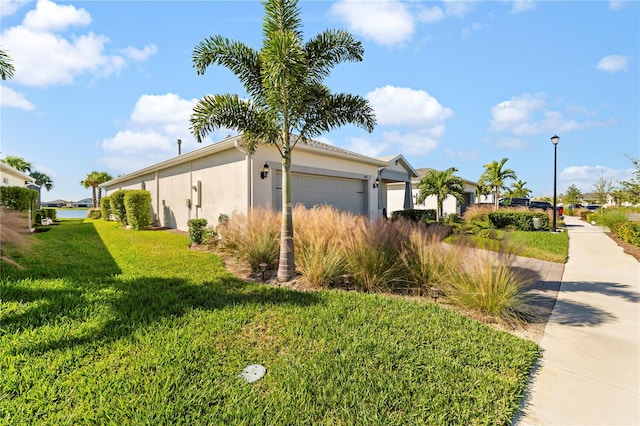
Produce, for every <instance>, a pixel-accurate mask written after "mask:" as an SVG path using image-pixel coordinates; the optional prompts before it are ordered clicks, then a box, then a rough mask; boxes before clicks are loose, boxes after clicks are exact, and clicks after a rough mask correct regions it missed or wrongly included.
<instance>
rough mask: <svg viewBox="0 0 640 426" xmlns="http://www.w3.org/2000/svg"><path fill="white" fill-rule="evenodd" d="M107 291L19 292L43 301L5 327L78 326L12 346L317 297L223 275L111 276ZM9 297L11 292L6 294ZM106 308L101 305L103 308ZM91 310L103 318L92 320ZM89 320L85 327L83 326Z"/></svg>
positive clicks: (77, 340)
mask: <svg viewBox="0 0 640 426" xmlns="http://www.w3.org/2000/svg"><path fill="white" fill-rule="evenodd" d="M104 290H108V291H109V292H110V293H111V294H110V295H109V297H105V298H104V300H102V301H93V302H90V301H88V297H84V296H83V295H82V294H78V292H73V291H72V292H70V293H69V294H64V291H57V290H55V291H51V292H47V291H43V292H38V291H34V292H31V293H29V292H28V291H27V292H25V291H19V292H18V293H17V295H20V293H22V296H26V297H23V298H22V299H23V300H24V299H34V298H39V299H42V300H43V301H44V303H41V304H39V305H38V306H37V307H36V308H34V309H33V310H30V311H28V312H25V313H23V314H20V315H16V316H14V317H11V316H8V317H6V318H4V319H3V324H4V326H5V327H8V328H9V329H24V328H37V327H40V326H43V325H55V324H56V323H57V322H61V321H68V320H69V319H72V320H74V321H75V322H76V324H77V326H76V327H74V328H75V329H76V330H78V332H77V333H75V334H76V335H75V336H64V337H62V338H57V336H56V338H52V339H48V340H46V341H43V342H39V343H35V344H32V345H28V346H27V347H24V346H23V347H21V348H19V349H17V350H16V351H17V352H21V353H29V354H32V355H37V354H41V353H44V352H47V351H51V350H60V349H67V348H74V347H76V346H85V345H93V344H99V345H102V344H105V343H109V342H111V341H115V340H118V339H121V338H123V337H126V336H129V335H131V334H132V333H134V332H135V331H136V330H138V329H141V328H146V327H152V326H153V325H154V324H158V323H159V322H160V321H162V320H164V319H167V318H169V319H172V318H173V319H175V318H180V317H182V316H184V315H185V314H187V313H188V312H191V311H195V310H207V311H214V310H218V309H222V308H225V307H233V306H248V305H263V306H265V307H268V306H277V305H290V306H309V305H312V304H314V303H317V302H318V296H317V295H316V294H314V293H303V292H295V291H292V290H287V289H281V288H274V287H267V286H260V285H256V284H248V283H245V282H244V281H240V280H238V279H236V278H233V277H231V276H229V277H228V278H226V277H225V278H222V279H220V280H219V281H217V282H209V283H205V284H201V285H198V284H193V283H190V282H187V281H186V280H183V279H166V278H154V277H149V278H138V279H131V280H127V281H118V280H113V282H111V283H110V284H109V285H108V286H106V287H105V288H104ZM10 297H12V296H10ZM105 308H106V309H105ZM96 312H102V313H103V314H102V315H104V317H105V320H104V321H102V322H100V321H99V319H98V321H95V317H94V315H96ZM89 321H91V323H93V324H96V323H97V324H98V325H95V326H89V327H87V328H88V329H87V330H85V331H80V329H83V328H84V327H83V325H84V324H85V323H88V322H89Z"/></svg>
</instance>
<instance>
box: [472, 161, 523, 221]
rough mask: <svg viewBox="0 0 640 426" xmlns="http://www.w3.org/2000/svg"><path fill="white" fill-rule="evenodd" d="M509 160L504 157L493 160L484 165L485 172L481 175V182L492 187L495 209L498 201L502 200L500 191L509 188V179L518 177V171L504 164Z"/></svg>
mask: <svg viewBox="0 0 640 426" xmlns="http://www.w3.org/2000/svg"><path fill="white" fill-rule="evenodd" d="M507 160H509V159H508V158H503V159H502V160H500V161H496V160H494V161H492V162H491V163H488V164H485V165H484V168H485V170H484V172H482V175H481V176H480V184H481V185H485V186H488V187H490V188H491V191H492V192H493V194H494V197H495V199H494V209H495V210H498V202H499V200H500V191H502V190H503V189H508V188H507V187H506V186H505V181H506V180H507V179H514V180H515V179H516V172H514V171H513V170H511V169H505V168H504V164H505V163H506V162H507Z"/></svg>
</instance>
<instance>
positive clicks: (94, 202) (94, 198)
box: [91, 185, 96, 207]
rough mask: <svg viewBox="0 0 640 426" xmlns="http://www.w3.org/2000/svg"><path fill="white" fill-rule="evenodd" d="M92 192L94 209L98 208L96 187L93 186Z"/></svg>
mask: <svg viewBox="0 0 640 426" xmlns="http://www.w3.org/2000/svg"><path fill="white" fill-rule="evenodd" d="M91 189H92V192H93V200H92V201H93V207H96V187H95V185H93V186H91Z"/></svg>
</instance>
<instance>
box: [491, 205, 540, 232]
mask: <svg viewBox="0 0 640 426" xmlns="http://www.w3.org/2000/svg"><path fill="white" fill-rule="evenodd" d="M488 216H489V222H490V223H491V225H492V226H493V227H494V228H497V229H514V230H518V231H535V230H536V228H535V227H534V226H533V219H534V218H538V219H540V229H543V230H549V215H547V214H546V213H543V212H532V211H527V210H520V211H497V212H491V213H489V215H488Z"/></svg>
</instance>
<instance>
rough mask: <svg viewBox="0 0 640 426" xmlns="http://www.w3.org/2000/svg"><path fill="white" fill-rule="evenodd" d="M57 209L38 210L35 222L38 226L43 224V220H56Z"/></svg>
mask: <svg viewBox="0 0 640 426" xmlns="http://www.w3.org/2000/svg"><path fill="white" fill-rule="evenodd" d="M56 215H57V212H56V209H38V210H36V212H35V221H36V223H37V224H40V223H42V219H46V218H49V219H51V220H56Z"/></svg>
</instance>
